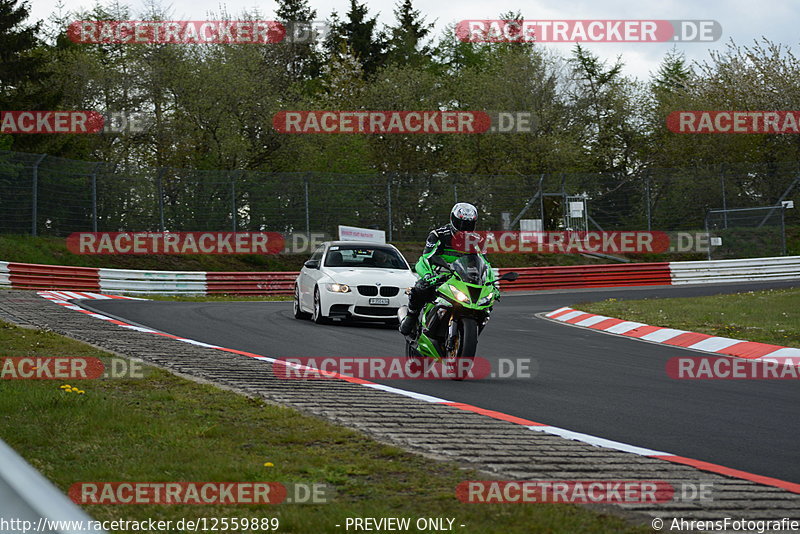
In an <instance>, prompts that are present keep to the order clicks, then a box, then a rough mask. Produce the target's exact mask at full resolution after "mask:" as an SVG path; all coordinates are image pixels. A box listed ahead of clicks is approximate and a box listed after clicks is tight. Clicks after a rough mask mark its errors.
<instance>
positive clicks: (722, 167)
mask: <svg viewBox="0 0 800 534" xmlns="http://www.w3.org/2000/svg"><path fill="white" fill-rule="evenodd" d="M719 167H720V169H719V181H720V184H721V185H722V209H723V210H724V211H723V212H722V227H723V228H725V229H726V230H727V229H728V196H727V195H726V194H725V164H724V163H720V165H719Z"/></svg>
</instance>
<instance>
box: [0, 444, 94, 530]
mask: <svg viewBox="0 0 800 534" xmlns="http://www.w3.org/2000/svg"><path fill="white" fill-rule="evenodd" d="M15 520H16V521H17V522H16V523H14V522H12V521H15ZM3 521H6V522H7V523H6V524H3ZM23 521H29V522H30V523H26V525H30V527H29V529H28V531H29V532H33V531H36V532H37V533H39V534H41V533H54V534H72V533H77V532H81V533H87V532H88V533H96V534H103V533H105V531H104V530H95V529H91V528H89V527H90V526H91V524H90V523H89V522H94V520H93V519H92V518H91V517H89V516H88V515H87V514H86V513H85V512H84V511H83V510H81V509H80V508H78V506H77V505H75V503H73V502H72V501H71V500H69V499H68V498H67V497H66V496H65V495H64V494H63V493H61V491H59V490H58V488H56V487H55V486H54V485H53V484H52V483H51V482H50V481H49V480H47V479H46V478H44V477H43V476H42V475H41V474H40V473H39V472H38V471H36V469H34V468H33V467H31V466H30V465H29V464H28V463H27V462H26V461H25V460H24V459H23V458H22V457H21V456H20V455H18V454H17V453H16V452H15V451H14V449H12V448H11V447H9V446H8V445H7V444H6V443H4V442H3V441H2V440H0V531H1V532H22V528H17V527H20V526H21V525H23V523H21V522H23ZM15 524H16V525H17V527H15V526H14V525H15Z"/></svg>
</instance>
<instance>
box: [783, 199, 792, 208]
mask: <svg viewBox="0 0 800 534" xmlns="http://www.w3.org/2000/svg"><path fill="white" fill-rule="evenodd" d="M781 204H782V205H783V207H784V208H785V209H787V210H788V209H792V208H793V207H794V200H781Z"/></svg>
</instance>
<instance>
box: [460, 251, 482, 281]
mask: <svg viewBox="0 0 800 534" xmlns="http://www.w3.org/2000/svg"><path fill="white" fill-rule="evenodd" d="M452 267H453V270H454V271H455V272H456V274H458V276H459V277H460V278H461V280H463V281H464V282H467V283H468V284H481V285H482V284H484V283H485V282H486V272H487V270H488V268H487V266H486V262H485V261H484V259H483V257H482V256H480V255H478V254H466V255H464V256H461V257H460V258H458V259H457V260H456V261H454V262H453V264H452Z"/></svg>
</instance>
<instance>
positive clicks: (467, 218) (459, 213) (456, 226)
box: [450, 202, 478, 232]
mask: <svg viewBox="0 0 800 534" xmlns="http://www.w3.org/2000/svg"><path fill="white" fill-rule="evenodd" d="M477 222H478V208H476V207H475V206H473V205H472V204H467V203H466V202H459V203H458V204H456V205H455V206H453V209H452V210H450V226H452V227H453V231H455V232H472V231H473V230H475V223H477Z"/></svg>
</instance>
